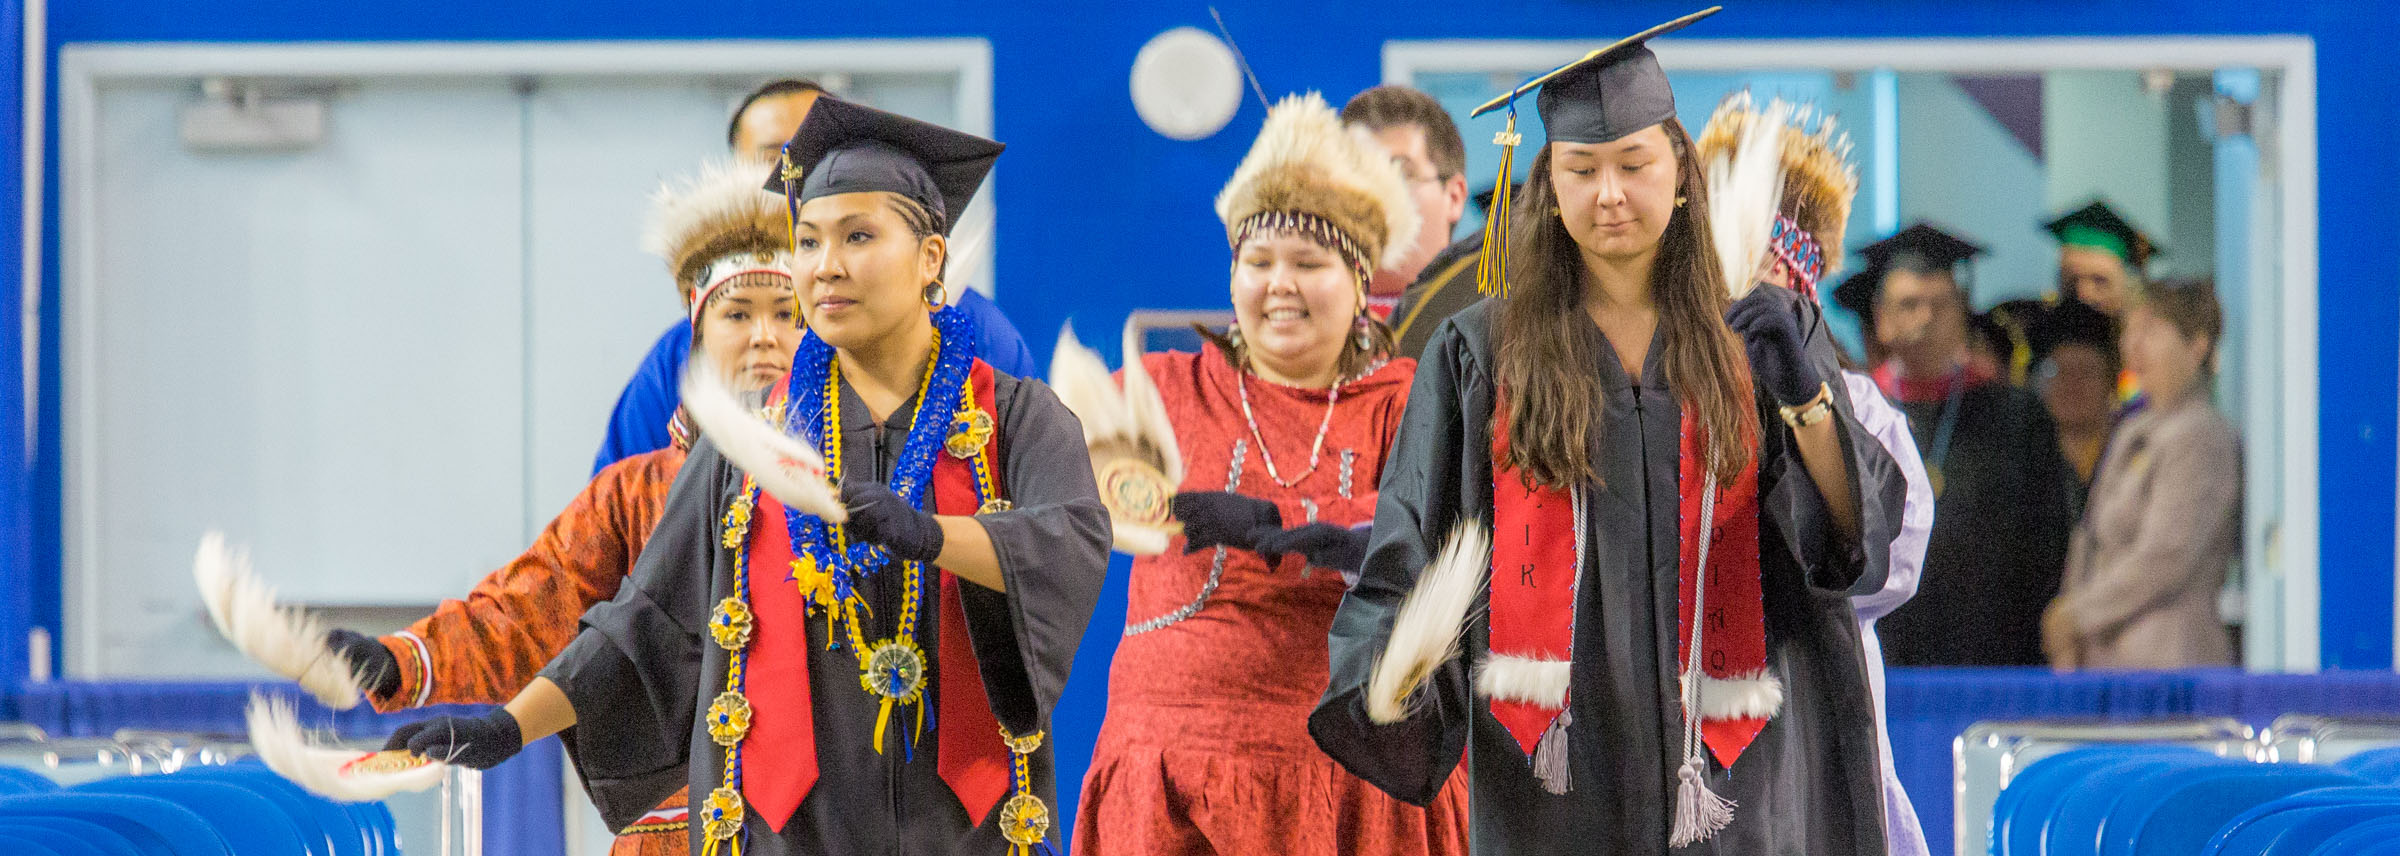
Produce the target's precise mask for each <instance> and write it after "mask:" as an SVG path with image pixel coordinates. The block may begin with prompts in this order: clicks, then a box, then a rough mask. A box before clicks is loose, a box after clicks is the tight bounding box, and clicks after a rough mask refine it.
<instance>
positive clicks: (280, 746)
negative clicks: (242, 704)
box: [245, 694, 449, 802]
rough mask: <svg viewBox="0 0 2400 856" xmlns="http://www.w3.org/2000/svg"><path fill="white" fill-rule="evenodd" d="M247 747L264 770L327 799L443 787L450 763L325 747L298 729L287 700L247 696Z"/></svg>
mask: <svg viewBox="0 0 2400 856" xmlns="http://www.w3.org/2000/svg"><path fill="white" fill-rule="evenodd" d="M245 718H246V719H247V720H249V724H250V748H251V750H252V751H255V752H257V753H258V758H259V760H261V761H265V762H266V763H267V769H270V770H274V771H275V774H276V775H279V776H282V777H284V778H286V779H290V780H292V783H293V784H296V785H299V786H300V787H302V788H305V789H307V790H308V792H309V793H312V794H316V795H318V796H321V797H325V798H327V799H333V800H340V801H342V802H374V801H376V800H380V799H383V798H385V797H388V796H391V795H393V794H396V793H399V792H401V791H421V790H425V789H427V788H430V787H433V786H434V785H438V784H441V782H442V775H443V774H444V773H445V772H448V770H449V765H448V764H443V763H439V762H436V761H432V760H428V759H426V758H422V757H419V756H416V755H412V754H409V753H407V752H404V751H397V750H395V751H388V752H360V751H358V750H356V749H342V748H338V747H334V746H329V745H327V743H328V742H329V741H325V740H321V739H319V738H318V737H317V735H314V734H310V733H309V732H308V730H307V729H304V728H301V727H300V714H299V712H298V711H297V710H295V709H294V708H293V706H292V703H291V702H290V701H289V700H285V699H269V698H267V697H265V696H261V695H255V694H254V695H252V696H250V709H249V710H248V711H247V712H246V714H245Z"/></svg>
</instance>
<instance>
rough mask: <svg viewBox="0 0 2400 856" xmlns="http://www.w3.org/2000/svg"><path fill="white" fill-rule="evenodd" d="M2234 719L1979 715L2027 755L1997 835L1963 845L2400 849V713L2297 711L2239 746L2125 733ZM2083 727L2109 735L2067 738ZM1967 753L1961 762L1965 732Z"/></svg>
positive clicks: (2025, 849) (2025, 851)
mask: <svg viewBox="0 0 2400 856" xmlns="http://www.w3.org/2000/svg"><path fill="white" fill-rule="evenodd" d="M2195 726H2197V727H2195ZM2224 727H2225V725H2224V723H2222V722H2217V721H2210V722H2203V723H2169V724H2151V725H2144V726H2055V725H2039V724H1996V725H1986V726H1978V728H1979V729H1982V730H1983V734H1984V735H1985V736H1986V737H1987V738H1988V737H1989V736H1990V735H1992V734H2007V735H2009V738H2008V739H2006V740H2003V741H2001V742H2002V743H2007V744H2010V745H2013V746H2014V747H2016V748H2017V749H2018V750H2019V753H2018V754H2019V755H2020V756H2022V757H2025V758H2026V759H2027V760H2028V763H2024V764H2022V765H2021V766H2019V767H2018V768H2017V769H2015V770H2014V771H2013V774H2011V775H2007V776H2006V779H2005V786H2004V787H2003V788H2002V789H2000V790H1999V792H1998V796H1997V798H1996V799H1994V800H1993V801H1992V802H1991V803H1990V818H1991V820H1990V823H1989V825H1988V827H1986V828H1985V832H1986V846H1984V847H1981V848H1975V849H1972V850H1970V849H1968V848H1967V847H1966V846H1964V845H1963V844H1962V846H1961V848H1960V852H1961V853H1970V852H1985V853H1989V854H1991V856H2169V854H2172V856H2336V854H2339V856H2400V722H2393V723H2388V724H2372V723H2357V722H2339V721H2334V720H2322V719H2313V718H2312V719H2306V720H2305V721H2302V720H2299V719H2297V718H2292V717H2287V718H2286V719H2285V720H2279V721H2278V722H2277V723H2276V724H2274V725H2271V726H2269V727H2268V729H2267V730H2266V731H2264V732H2260V733H2258V734H2255V735H2253V736H2252V738H2251V739H2250V740H2249V741H2247V742H2246V743H2245V744H2243V745H2239V746H2233V745H2223V744H2219V745H2201V746H2195V745H2192V741H2189V740H2183V741H2178V740H2173V739H2139V738H2135V739H2125V738H2126V736H2127V735H2128V734H2130V733H2135V732H2139V731H2143V730H2147V731H2148V732H2149V733H2151V734H2156V733H2158V732H2159V731H2160V730H2161V729H2173V728H2184V729H2185V731H2184V732H2183V735H2184V736H2187V737H2188V736H2189V735H2192V734H2199V733H2207V732H2209V731H2212V730H2217V731H2218V733H2225V732H2223V731H2222V730H2221V729H2223V728H2224ZM2076 729H2081V731H2079V732H2077V733H2076V736H2078V737H2083V738H2091V737H2094V735H2093V734H2092V733H2090V732H2091V730H2093V729H2097V730H2098V731H2099V732H2100V733H2099V735H2098V739H2082V740H2077V741H2070V740H2062V739H2060V734H2061V732H2062V731H2075V730H2076ZM2202 743H2203V744H2205V743H2206V741H2202ZM2032 746H2041V747H2042V748H2043V749H2044V750H2046V751H2038V752H2037V751H2030V750H2028V748H2027V747H2032ZM1960 751H1961V760H1962V770H1963V769H1964V768H1965V766H1966V765H1965V764H1964V763H1963V762H1964V761H1965V759H1966V756H1967V754H1968V750H1967V748H1966V743H1965V742H1964V739H1963V738H1962V743H1961V749H1960ZM2304 756H2305V757H2304ZM1961 787H1962V790H1963V789H1964V788H1965V785H1964V783H1963V781H1962V785H1961Z"/></svg>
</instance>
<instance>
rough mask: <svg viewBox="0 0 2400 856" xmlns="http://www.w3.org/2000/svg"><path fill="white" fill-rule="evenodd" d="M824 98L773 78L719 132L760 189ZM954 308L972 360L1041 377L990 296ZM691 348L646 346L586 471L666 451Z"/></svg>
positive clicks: (680, 336) (669, 342)
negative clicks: (754, 172) (755, 174)
mask: <svg viewBox="0 0 2400 856" xmlns="http://www.w3.org/2000/svg"><path fill="white" fill-rule="evenodd" d="M824 92H825V90H824V88H823V87H820V86H818V85H817V84H815V83H812V82H809V81H806V80H777V81H774V82H772V83H768V84H766V85H764V86H761V87H759V88H757V89H755V90H752V91H751V93H750V95H749V96H748V97H746V98H743V99H742V103H741V106H739V107H736V108H734V111H733V120H732V121H731V122H730V123H728V124H727V126H726V128H725V145H726V147H727V148H729V149H732V150H733V154H734V156H735V157H738V158H741V159H743V160H745V161H750V162H755V163H757V164H758V165H759V170H760V175H761V176H762V178H761V180H760V182H761V183H762V184H763V183H764V182H765V180H764V178H763V176H764V175H765V170H767V169H768V168H769V166H768V165H769V164H772V163H774V162H775V157H776V154H777V153H778V152H779V151H780V147H781V146H782V145H783V141H785V140H788V139H791V137H792V133H793V132H794V131H795V130H797V129H798V128H799V127H800V119H801V118H802V117H804V116H806V115H808V108H809V105H811V104H814V103H816V100H817V96H818V95H821V94H823V93H824ZM956 304H957V306H958V308H960V309H964V310H966V312H967V314H968V315H969V316H970V317H972V318H974V319H975V338H976V348H975V355H976V356H978V357H981V358H982V359H983V361H984V362H987V363H990V364H991V365H992V368H995V369H999V370H1000V371H1003V372H1007V373H1008V374H1012V375H1016V376H1017V377H1040V376H1041V375H1042V371H1041V367H1040V366H1039V365H1037V364H1036V363H1035V362H1034V358H1033V349H1032V348H1029V347H1027V346H1026V345H1025V337H1024V336H1023V335H1020V334H1019V333H1018V332H1017V328H1016V326H1015V325H1013V324H1010V323H1009V321H1008V316H1005V315H1002V314H1000V307H999V306H996V305H994V304H993V303H992V301H991V298H988V297H985V296H983V295H982V294H980V293H978V292H976V291H975V290H973V289H964V288H962V289H959V297H958V299H957V301H956ZM691 350H692V327H691V325H690V324H689V323H686V322H684V321H683V320H681V319H677V320H676V321H675V323H673V324H671V325H669V326H668V327H667V331H666V332H665V333H664V334H662V335H660V336H659V337H658V343H657V344H654V345H651V346H650V353H649V354H647V355H645V356H643V357H642V364H641V367H640V368H638V369H636V370H635V371H634V374H633V379H632V380H629V381H627V382H626V383H625V391H624V392H622V393H619V394H618V395H617V407H616V410H615V412H613V413H611V414H609V417H608V434H607V435H606V436H605V437H603V438H601V441H600V454H599V455H598V456H597V457H595V458H594V459H593V461H592V472H593V473H595V474H597V473H599V472H600V471H601V470H602V469H605V468H607V467H608V465H609V464H613V463H616V462H617V461H619V460H623V459H625V458H629V457H632V456H634V455H639V454H641V453H643V452H648V451H651V450H653V449H663V448H666V446H667V443H668V442H669V438H668V436H667V420H668V419H670V418H672V417H673V416H674V415H675V406H676V404H677V403H678V396H677V394H676V384H677V382H678V381H679V380H680V379H681V378H682V377H683V362H684V360H685V358H687V357H688V356H689V355H690V354H691Z"/></svg>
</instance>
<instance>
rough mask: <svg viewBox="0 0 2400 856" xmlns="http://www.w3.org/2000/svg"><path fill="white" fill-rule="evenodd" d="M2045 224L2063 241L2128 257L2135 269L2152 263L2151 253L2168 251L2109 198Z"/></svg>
mask: <svg viewBox="0 0 2400 856" xmlns="http://www.w3.org/2000/svg"><path fill="white" fill-rule="evenodd" d="M2042 228H2044V229H2048V230H2050V234H2051V235H2052V236H2053V237H2056V238H2057V239H2058V242H2059V243H2060V244H2061V245H2064V246H2069V247H2090V248H2092V249H2096V250H2102V251H2105V252H2108V253H2109V254H2111V255H2114V256H2116V257H2117V258H2120V259H2123V260H2125V263H2126V264H2128V265H2131V266H2133V268H2134V270H2135V272H2136V273H2139V272H2140V270H2141V269H2142V268H2143V267H2144V266H2147V265H2148V264H2149V263H2150V257H2151V256H2155V255H2159V254H2161V253H2164V252H2166V251H2165V250H2162V249H2159V247H2158V244H2157V243H2155V242H2153V241H2151V240H2150V236H2148V235H2145V234H2142V230H2140V229H2136V228H2134V227H2133V224H2131V223H2127V222H2125V218H2123V217H2120V216H2117V212H2116V210H2115V209H2113V208H2110V207H2108V203H2106V202H2099V201H2094V202H2093V203H2092V204H2090V205H2086V206H2083V207H2082V208H2078V209H2075V210H2074V211H2072V212H2069V213H2068V214H2066V215H2065V216H2062V217H2060V218H2058V219H2056V220H2052V221H2050V222H2048V223H2044V224H2042Z"/></svg>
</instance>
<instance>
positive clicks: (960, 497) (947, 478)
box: [742, 360, 1009, 832]
mask: <svg viewBox="0 0 2400 856" xmlns="http://www.w3.org/2000/svg"><path fill="white" fill-rule="evenodd" d="M968 382H969V383H972V384H973V385H974V388H975V406H976V408H977V409H980V410H982V411H983V413H984V415H985V416H986V417H989V418H990V419H991V420H992V422H991V424H992V425H994V426H998V425H1000V424H1001V423H1000V414H999V412H998V410H997V407H998V402H997V400H996V399H997V396H996V394H995V393H994V391H993V382H992V367H991V366H989V365H985V364H984V362H983V361H982V360H976V361H975V367H974V369H973V370H972V372H970V374H969V375H968ZM929 417H933V418H944V419H947V418H948V416H947V414H939V415H937V414H926V413H919V414H917V418H919V419H923V418H929ZM991 442H992V445H991V446H990V447H989V448H990V450H991V457H990V460H991V463H992V467H993V470H992V474H991V476H992V483H993V485H994V487H995V488H997V486H998V485H999V484H1001V473H1000V471H999V455H998V444H999V438H998V435H997V434H996V433H995V435H994V437H993V439H992V441H991ZM995 498H998V497H995ZM932 504H933V512H934V513H936V514H943V515H972V514H975V513H977V512H978V511H980V510H981V509H980V508H978V507H977V505H976V501H975V470H974V468H973V467H972V466H971V465H970V464H969V463H968V461H967V459H965V458H960V457H957V456H954V455H951V454H950V453H948V452H946V451H943V452H937V453H936V454H935V460H934V465H933V496H932ZM751 520H752V525H751V532H750V579H751V581H752V582H751V586H750V597H751V600H752V603H753V611H754V612H756V613H757V615H758V622H757V629H756V630H755V631H754V633H755V634H756V635H755V636H754V638H753V639H752V640H751V643H750V647H749V649H748V656H749V657H750V661H749V667H748V668H749V675H748V678H747V680H746V683H747V685H748V686H747V691H746V693H745V694H746V695H747V696H748V697H749V699H750V706H751V710H752V713H751V724H750V732H749V735H748V737H747V738H746V739H745V740H743V742H742V767H743V770H744V773H745V774H744V775H743V776H742V798H743V800H744V802H746V803H748V805H749V807H750V810H751V811H754V812H757V813H758V816H759V817H760V818H763V819H765V820H766V821H767V826H768V827H769V828H771V829H773V830H775V831H776V832H782V831H783V826H784V824H785V823H787V822H789V821H790V820H791V817H792V812H794V811H796V810H798V809H799V807H800V801H801V799H802V798H804V797H806V796H808V792H809V790H810V789H811V788H813V787H814V786H815V785H816V782H817V772H818V769H817V739H816V729H815V725H814V721H813V719H812V718H811V716H810V708H809V691H810V687H809V682H808V658H809V650H808V646H809V641H808V622H809V621H810V620H811V619H809V617H808V614H807V601H806V599H805V598H804V596H803V595H802V594H801V593H800V591H799V590H798V588H797V587H796V586H794V585H792V584H791V583H790V582H788V580H789V579H790V577H791V564H792V547H791V538H790V530H789V529H788V528H787V527H786V526H785V525H784V521H783V505H782V504H781V503H778V502H776V501H775V498H774V497H772V496H769V495H767V494H766V492H764V491H761V492H759V496H758V510H757V512H756V513H755V514H753V515H752V517H751ZM879 573H900V568H899V566H898V565H896V564H895V565H892V566H890V567H887V568H885V569H884V570H882V571H880V572H879ZM940 573H941V591H940V594H939V596H938V600H939V601H940V602H941V610H940V612H941V616H940V621H941V631H940V632H941V650H940V651H939V652H937V653H936V654H935V655H934V658H933V659H934V662H933V664H932V666H933V671H934V674H933V679H934V680H935V681H936V682H937V683H936V684H935V689H934V691H935V692H936V693H937V696H936V698H935V700H934V703H936V704H939V705H940V709H939V710H937V711H935V712H934V715H933V716H930V717H928V720H930V721H931V722H932V723H933V725H934V731H935V734H936V739H937V740H938V741H939V746H940V758H939V760H938V762H937V763H936V768H937V772H939V773H940V775H941V777H942V781H943V782H944V783H946V784H948V785H949V786H950V790H951V792H952V793H955V794H957V795H958V799H959V802H960V803H961V804H963V805H965V806H966V809H967V817H968V819H969V820H970V821H972V822H974V823H975V824H977V825H981V824H982V823H983V820H984V817H985V816H986V815H988V814H990V813H991V811H992V809H993V808H994V807H996V806H998V805H999V803H1000V799H1001V797H1003V796H1006V795H1007V793H1008V789H1009V755H1008V747H1007V746H1006V745H1005V744H1003V743H1001V741H1000V723H999V719H998V718H997V717H995V716H993V715H992V707H991V701H990V699H989V698H988V697H986V696H985V695H984V687H983V673H982V671H981V670H980V667H979V664H978V663H977V661H976V658H975V647H974V641H973V639H972V638H971V637H970V636H968V634H967V616H966V612H965V610H964V607H963V605H962V601H961V600H960V591H959V586H960V583H959V581H958V579H957V578H956V577H954V576H952V575H951V574H950V572H948V571H942V572H940ZM817 620H818V621H822V619H821V618H820V619H817ZM842 688H850V689H852V690H856V688H857V683H856V682H855V681H843V682H841V683H840V685H839V686H838V687H837V688H836V689H835V690H834V691H835V692H842V691H843V689H842ZM862 692H863V691H862ZM872 701H873V700H872V698H871V697H862V698H861V699H860V700H859V702H858V703H859V704H870V703H872ZM894 719H895V722H894V724H893V727H895V728H899V727H906V726H908V725H909V723H908V722H907V721H906V720H904V719H902V718H901V717H900V715H899V714H897V713H895V714H894ZM894 751H897V750H894Z"/></svg>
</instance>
